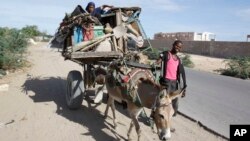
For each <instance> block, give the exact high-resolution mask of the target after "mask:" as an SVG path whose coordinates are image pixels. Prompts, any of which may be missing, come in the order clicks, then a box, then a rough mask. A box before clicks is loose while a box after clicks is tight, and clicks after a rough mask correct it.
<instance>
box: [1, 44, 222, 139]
mask: <svg viewBox="0 0 250 141" xmlns="http://www.w3.org/2000/svg"><path fill="white" fill-rule="evenodd" d="M45 46H46V44H45V43H39V44H38V45H36V46H32V47H30V48H29V52H30V55H29V57H28V58H29V61H30V62H31V63H32V67H31V68H30V69H28V70H24V71H19V72H17V73H14V74H11V75H9V76H8V77H5V78H4V79H0V83H8V84H9V85H10V88H9V91H7V92H0V107H1V110H0V141H13V140H15V141H34V140H36V141H52V140H53V141H70V140H73V141H83V140H84V141H95V140H96V141H114V140H126V139H127V136H126V133H127V130H128V128H129V127H128V126H129V123H130V119H129V118H128V116H127V112H126V110H124V109H122V107H121V106H120V105H117V106H116V107H117V109H118V110H117V119H118V128H117V129H116V130H114V129H113V124H112V120H111V119H110V118H107V119H104V118H103V113H104V109H105V106H106V100H105V99H104V102H103V103H102V104H100V105H95V104H87V102H86V101H85V100H84V101H83V104H82V107H81V108H80V109H79V110H76V111H71V110H69V109H68V108H67V107H66V103H65V100H64V99H65V98H64V95H65V91H66V89H65V85H66V76H67V73H68V72H69V71H71V70H80V71H81V67H80V66H79V65H78V64H76V63H73V62H70V61H64V60H63V57H61V56H60V53H58V52H56V51H55V50H51V49H48V48H46V47H45ZM194 59H196V60H199V61H200V62H198V63H197V64H200V65H199V67H200V68H202V65H203V63H202V60H201V59H199V57H198V56H196V57H194ZM212 64H214V63H213V61H211V66H214V65H212ZM210 69H211V70H213V69H214V68H213V67H211V68H210ZM201 70H202V69H201ZM206 70H207V69H206ZM147 113H148V114H149V110H147ZM109 115H111V113H109ZM142 120H143V119H142ZM140 124H141V127H142V131H143V132H142V141H152V140H156V141H157V140H159V139H158V136H157V135H156V134H154V133H153V132H152V131H151V129H150V127H148V126H146V125H145V124H144V122H141V123H140ZM173 125H174V127H175V128H176V132H174V133H172V139H171V140H172V141H183V140H188V141H224V139H222V138H220V137H217V136H215V135H213V134H211V133H209V132H208V131H206V130H204V129H203V128H202V127H200V126H199V125H198V124H197V123H195V122H192V121H190V120H189V119H186V118H184V117H182V116H180V115H178V116H177V117H176V118H174V119H173ZM132 138H133V140H136V139H137V136H136V133H135V132H133V135H132Z"/></svg>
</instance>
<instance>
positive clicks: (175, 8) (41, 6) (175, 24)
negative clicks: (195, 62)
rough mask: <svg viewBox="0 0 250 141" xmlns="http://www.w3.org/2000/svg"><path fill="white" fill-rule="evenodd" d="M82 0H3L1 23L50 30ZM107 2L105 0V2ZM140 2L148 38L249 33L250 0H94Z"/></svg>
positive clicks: (237, 37)
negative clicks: (169, 34)
mask: <svg viewBox="0 0 250 141" xmlns="http://www.w3.org/2000/svg"><path fill="white" fill-rule="evenodd" d="M88 2H89V1H85V0H4V1H1V5H0V17H1V20H0V26H1V27H6V26H8V27H16V28H21V27H23V26H25V25H38V27H39V29H40V30H42V31H47V32H48V33H50V34H53V33H54V32H55V31H56V28H57V27H58V25H59V23H60V21H61V20H62V18H63V17H64V14H65V12H68V13H69V12H72V11H73V9H74V8H75V7H76V5H78V4H80V5H82V6H83V7H85V6H86V4H87V3H88ZM107 2H108V3H107ZM102 4H111V5H114V6H124V7H125V6H139V7H141V8H142V13H141V22H142V25H143V27H144V30H145V31H146V33H147V34H148V36H149V37H150V38H152V37H153V35H154V33H157V32H212V33H215V34H216V40H224V41H246V35H247V34H250V1H249V0H126V1H125V0H123V1H122V0H120V1H118V0H108V1H107V0H97V1H96V5H97V6H98V5H102Z"/></svg>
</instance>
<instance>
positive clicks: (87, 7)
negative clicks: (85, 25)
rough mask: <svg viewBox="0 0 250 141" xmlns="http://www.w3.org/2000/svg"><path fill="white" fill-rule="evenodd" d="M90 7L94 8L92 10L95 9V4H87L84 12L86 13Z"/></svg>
mask: <svg viewBox="0 0 250 141" xmlns="http://www.w3.org/2000/svg"><path fill="white" fill-rule="evenodd" d="M90 6H94V8H95V3H94V2H89V3H88V5H87V6H86V8H85V10H86V11H88V9H89V7H90Z"/></svg>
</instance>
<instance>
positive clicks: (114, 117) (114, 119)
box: [111, 98, 117, 129]
mask: <svg viewBox="0 0 250 141" xmlns="http://www.w3.org/2000/svg"><path fill="white" fill-rule="evenodd" d="M111 110H112V112H113V123H114V128H115V129H116V127H117V123H116V116H115V101H114V99H113V98H112V101H111Z"/></svg>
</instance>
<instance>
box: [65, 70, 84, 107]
mask: <svg viewBox="0 0 250 141" xmlns="http://www.w3.org/2000/svg"><path fill="white" fill-rule="evenodd" d="M84 91H85V89H84V85H83V80H82V74H81V73H80V72H79V71H70V72H69V74H68V77H67V92H66V102H67V106H68V107H69V108H70V109H78V108H80V107H81V105H82V101H83V93H84Z"/></svg>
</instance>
